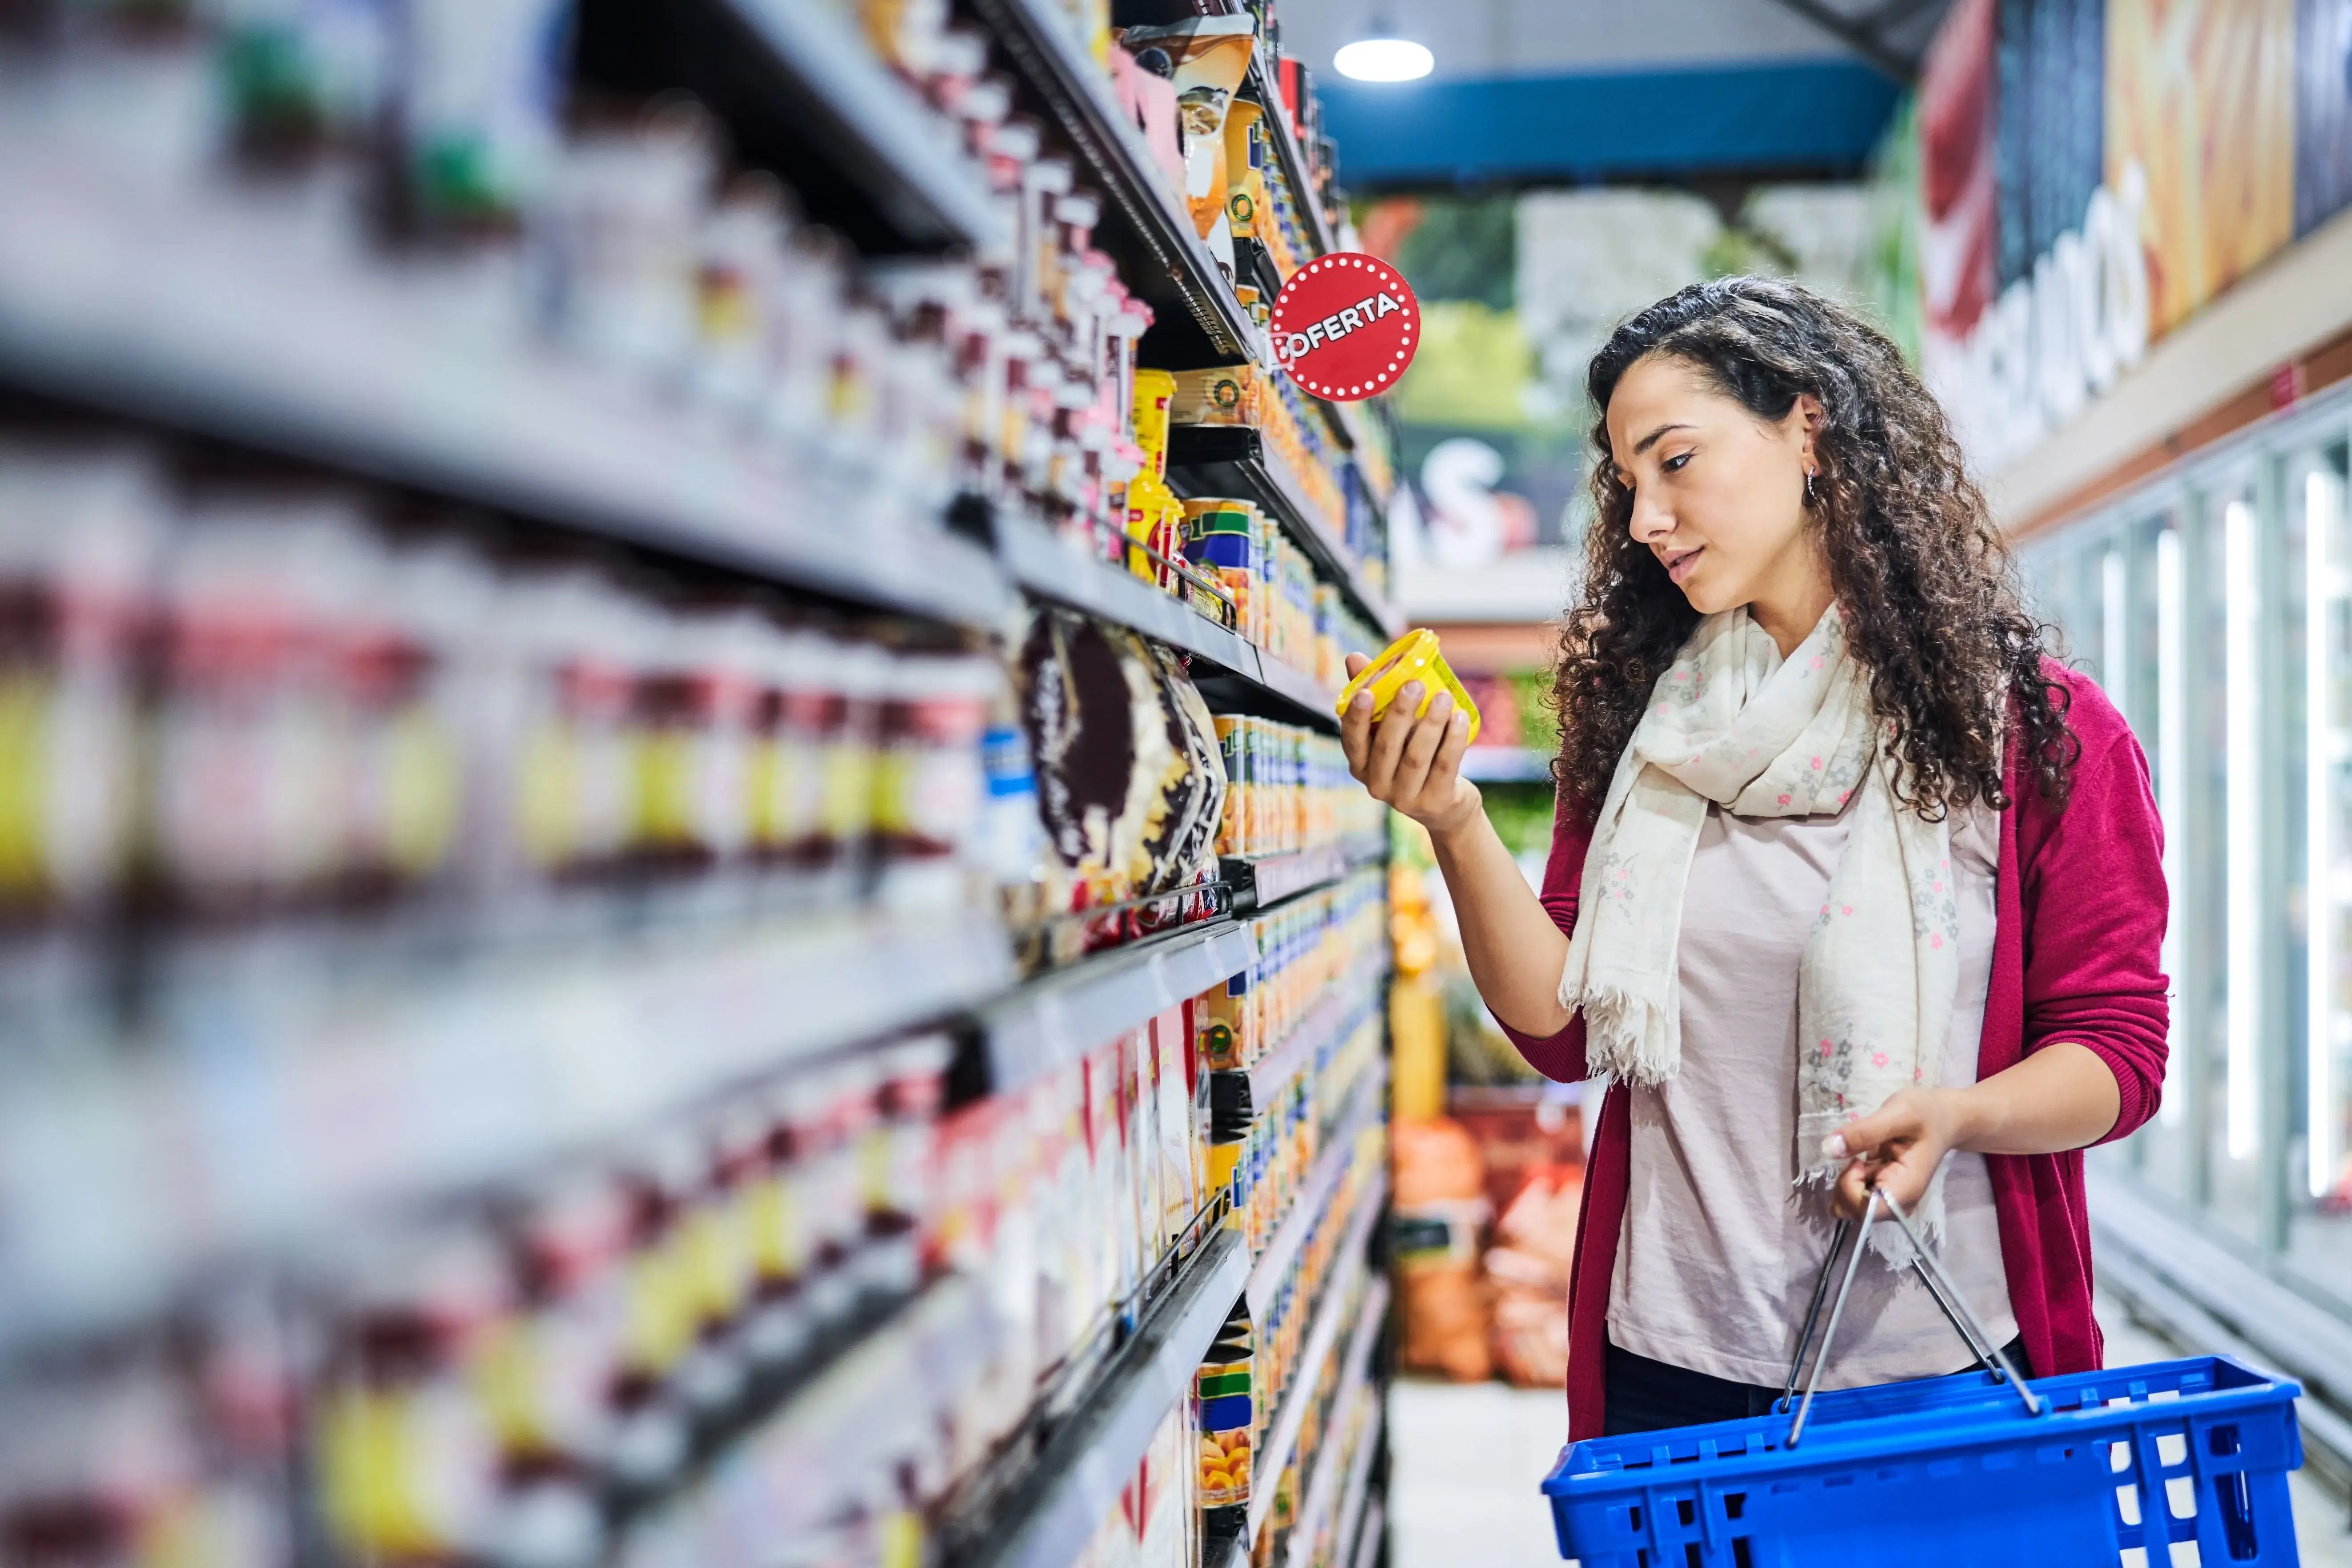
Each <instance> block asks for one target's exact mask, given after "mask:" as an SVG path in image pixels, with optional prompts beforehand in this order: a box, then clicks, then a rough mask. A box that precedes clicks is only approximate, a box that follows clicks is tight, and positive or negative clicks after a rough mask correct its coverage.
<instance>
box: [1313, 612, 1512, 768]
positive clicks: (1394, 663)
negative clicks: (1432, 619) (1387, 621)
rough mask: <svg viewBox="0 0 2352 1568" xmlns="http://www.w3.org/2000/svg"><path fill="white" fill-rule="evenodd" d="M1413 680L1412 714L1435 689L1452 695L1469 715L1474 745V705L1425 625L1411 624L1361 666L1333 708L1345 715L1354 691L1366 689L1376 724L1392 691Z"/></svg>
mask: <svg viewBox="0 0 2352 1568" xmlns="http://www.w3.org/2000/svg"><path fill="white" fill-rule="evenodd" d="M1416 680H1418V681H1420V682H1421V684H1422V693H1421V706H1420V707H1419V708H1418V709H1417V710H1414V713H1413V717H1414V718H1416V719H1418V718H1420V717H1421V716H1422V715H1423V714H1424V713H1426V712H1428V711H1429V705H1430V704H1431V703H1432V702H1433V701H1435V700H1437V694H1438V692H1440V691H1441V690H1442V691H1444V692H1447V693H1449V694H1450V695H1451V696H1452V697H1453V699H1454V706H1455V707H1456V708H1459V709H1460V710H1462V711H1463V712H1465V713H1467V714H1468V715H1470V738H1469V742H1468V743H1469V744H1472V745H1475V744H1476V743H1477V741H1478V705H1477V704H1476V703H1475V702H1473V701H1471V700H1470V694H1469V693H1468V692H1467V691H1465V690H1463V689H1462V683H1461V682H1460V681H1459V680H1456V679H1454V671H1453V670H1452V669H1450V668H1447V666H1446V663H1445V655H1444V652H1442V651H1441V650H1440V649H1439V647H1438V646H1437V634H1436V633H1435V632H1433V631H1431V630H1430V629H1429V628H1428V627H1427V626H1415V627H1414V628H1413V629H1412V630H1411V631H1409V632H1407V633H1405V634H1404V636H1402V637H1399V638H1397V640H1396V641H1394V642H1392V643H1391V644H1389V646H1388V647H1386V648H1384V649H1382V650H1381V656H1380V657H1379V658H1376V659H1374V660H1372V662H1371V663H1370V664H1368V665H1366V666H1364V668H1363V669H1362V670H1361V671H1360V673H1358V674H1357V676H1356V677H1355V679H1352V680H1350V681H1349V682H1348V684H1347V685H1346V686H1345V687H1344V688H1342V689H1340V692H1339V705H1338V708H1337V711H1338V712H1339V714H1340V715H1341V716H1342V717H1345V716H1346V714H1347V711H1348V704H1349V703H1350V702H1353V701H1354V700H1356V693H1357V692H1359V691H1365V690H1369V691H1370V692H1371V694H1372V720H1373V721H1374V722H1375V723H1377V722H1379V721H1380V720H1381V718H1382V717H1383V716H1385V715H1386V714H1387V712H1388V710H1389V704H1390V703H1391V701H1393V700H1395V699H1396V694H1397V693H1398V692H1399V691H1402V689H1404V688H1406V687H1407V686H1410V685H1411V684H1412V682H1414V681H1416Z"/></svg>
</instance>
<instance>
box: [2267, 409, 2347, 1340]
mask: <svg viewBox="0 0 2352 1568" xmlns="http://www.w3.org/2000/svg"><path fill="white" fill-rule="evenodd" d="M2285 500H2286V503H2287V505H2288V507H2289V509H2290V513H2291V516H2293V517H2294V519H2295V521H2299V523H2300V525H2301V526H2300V527H2299V528H2295V529H2294V530H2292V531H2291V535H2290V537H2291V542H2294V543H2299V544H2300V545H2301V548H2302V559H2301V561H2300V562H2299V563H2297V564H2298V565H2299V566H2300V568H2301V570H2300V571H2299V572H2298V573H2297V574H2296V575H2297V576H2298V577H2299V578H2300V580H2301V583H2302V587H2303V595H2304V616H2303V622H2304V638H2303V650H2302V651H2303V659H2304V668H2303V671H2302V674H2303V682H2302V685H2303V701H2304V713H2303V726H2302V728H2303V735H2304V778H2303V781H2302V782H2303V785H2304V789H2303V795H2304V799H2303V808H2304V809H2303V822H2302V825H2301V826H2302V828H2303V833H2302V837H2303V856H2302V859H2303V867H2302V870H2303V878H2304V881H2305V918H2306V921H2307V926H2306V941H2307V943H2308V945H2307V947H2306V950H2305V952H2306V954H2307V961H2306V964H2305V996H2304V997H2303V1003H2304V1008H2303V1011H2304V1028H2303V1029H2302V1030H2301V1031H2300V1033H2301V1034H2302V1036H2303V1047H2304V1048H2303V1060H2302V1063H2301V1067H2302V1072H2301V1075H2300V1077H2301V1079H2302V1081H2301V1082H2300V1083H2299V1084H2297V1085H2296V1086H2295V1088H2296V1089H2298V1090H2299V1093H2298V1094H2297V1095H2296V1096H2295V1098H2296V1099H2297V1100H2299V1101H2300V1105H2299V1109H2300V1110H2301V1112H2302V1114H2301V1117H2300V1120H2301V1121H2302V1126H2301V1127H2300V1128H2299V1129H2298V1130H2297V1131H2300V1133H2301V1134H2302V1136H2301V1138H2300V1139H2299V1140H2298V1141H2297V1142H2299V1143H2300V1145H2301V1147H2300V1150H2299V1152H2300V1154H2301V1158H2300V1160H2298V1161H2297V1162H2296V1163H2297V1165H2298V1166H2299V1168H2298V1169H2296V1170H2295V1171H2294V1172H2292V1173H2291V1180H2292V1183H2293V1189H2294V1195H2295V1197H2296V1198H2297V1199H2298V1200H2300V1201H2298V1202H2297V1203H2296V1205H2295V1206H2296V1209H2297V1211H2298V1212H2297V1213H2296V1215H2295V1217H2294V1221H2293V1223H2292V1226H2291V1228H2290V1233H2289V1242H2288V1246H2289V1252H2290V1256H2291V1258H2292V1260H2293V1262H2294V1265H2295V1266H2296V1268H2298V1269H2300V1270H2301V1271H2303V1272H2304V1273H2305V1274H2308V1275H2310V1276H2311V1277H2312V1278H2314V1279H2315V1280H2316V1282H2318V1283H2319V1284H2321V1285H2323V1286H2325V1287H2326V1288H2327V1289H2330V1290H2332V1291H2334V1292H2336V1293H2337V1294H2340V1295H2341V1296H2343V1297H2344V1298H2345V1299H2346V1300H2347V1301H2352V527H2347V509H2346V487H2345V448H2344V447H2342V446H2341V445H2338V446H2336V447H2334V448H2333V449H2332V450H2331V451H2328V452H2326V453H2322V454H2315V455H2314V456H2312V457H2311V458H2307V459H2305V460H2304V461H2302V462H2299V463H2294V464H2291V465H2290V466H2289V468H2288V473H2287V494H2286V497H2285ZM2296 536H2299V537H2296ZM2279 1153H2280V1155H2281V1156H2282V1157H2287V1156H2288V1155H2289V1153H2290V1152H2289V1151H2285V1150H2282V1151H2280V1152H2279Z"/></svg>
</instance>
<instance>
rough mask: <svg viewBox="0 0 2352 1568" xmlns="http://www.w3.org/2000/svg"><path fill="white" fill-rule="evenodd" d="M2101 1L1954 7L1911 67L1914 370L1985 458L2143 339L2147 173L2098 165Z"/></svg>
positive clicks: (2136, 350) (2000, 459)
mask: <svg viewBox="0 0 2352 1568" xmlns="http://www.w3.org/2000/svg"><path fill="white" fill-rule="evenodd" d="M2117 3H2118V4H2130V3H2134V0H2117ZM2103 10H2105V7H2104V6H2102V5H2101V4H2100V0H1960V3H1959V4H1958V5H1955V6H1954V7H1953V8H1952V11H1951V13H1950V14H1949V15H1948V16H1947V18H1946V20H1945V23H1944V26H1943V28H1942V29H1941V31H1940V32H1939V33H1938V34H1937V39H1936V44H1935V47H1933V48H1932V49H1931V50H1930V52H1929V55H1928V58H1927V66H1926V68H1925V70H1924V71H1923V72H1922V75H1921V79H1920V88H1919V112H1918V115H1917V117H1916V121H1915V123H1916V134H1917V136H1918V137H1919V141H1920V148H1919V154H1918V160H1917V162H1918V167H1919V191H1920V200H1921V203H1922V206H1923V209H1924V210H1923V224H1922V236H1921V242H1920V253H1921V255H1920V268H1919V270H1920V287H1921V289H1922V290H1923V292H1924V295H1925V300H1924V309H1923V312H1922V313H1923V317H1924V322H1923V331H1922V341H1921V345H1920V362H1921V368H1922V369H1923V371H1924V372H1925V374H1927V380H1928V384H1930V385H1931V386H1933V387H1934V388H1935V389H1936V391H1937V395H1940V396H1941V397H1942V398H1943V400H1944V404H1945V406H1946V407H1947V408H1948V409H1949V410H1950V411H1951V413H1952V416H1953V418H1954V420H1955V422H1956V423H1957V424H1958V426H1959V431H1960V438H1961V440H1962V442H1963V443H1964V444H1965V445H1966V446H1967V447H1968V448H1969V452H1970V454H1971V455H1972V456H1973V457H1974V458H1976V459H1977V460H1978V461H1979V463H1981V464H1983V465H1985V466H1986V467H1988V468H2000V467H2002V466H2003V465H2005V464H2006V463H2008V462H2009V461H2010V460H2011V459H2012V458H2016V457H2018V456H2019V455H2021V454H2022V453H2023V452H2025V451H2027V450H2029V449H2030V448H2031V447H2032V446H2033V445H2034V444H2035V443H2036V442H2038V441H2039V440H2041V439H2042V437H2043V436H2044V435H2046V434H2047V433H2048V432H2049V431H2050V430H2051V429H2052V428H2053V427H2054V426H2057V425H2059V424H2062V423H2063V422H2064V421H2066V420H2067V419H2070V418H2072V417H2073V416H2074V415H2075V414H2076V413H2078V412H2080V410H2081V409H2082V408H2083V406H2084V404H2085V403H2087V402H2088V401H2089V400H2090V399H2091V398H2093V397H2095V396H2097V395H2100V394H2102V393H2104V392H2105V391H2106V390H2107V389H2108V388H2109V387H2110V386H2112V385H2113V384H2115V380H2116V376H2117V375H2119V374H2121V373H2122V372H2123V371H2125V370H2126V369H2128V368H2129V367H2130V366H2131V365H2133V364H2136V363H2138V361H2139V358H2140V356H2141V354H2142V353H2145V352H2146V350H2147V342H2148V325H2147V322H2148V300H2149V292H2150V283H2149V277H2148V264H2147V257H2146V255H2145V252H2144V248H2143V246H2142V245H2141V243H2140V230H2141V212H2142V207H2143V205H2144V198H2145V192H2146V184H2145V179H2144V177H2143V175H2142V174H2140V172H2139V171H2138V169H2137V165H2131V166H2126V167H2125V168H2123V169H2121V170H2119V171H2117V170H2113V169H2112V167H2111V161H2109V160H2105V159H2103V123H2102V103H2103V99H2104V96H2105V95H2104V94H2103V92H2102V83H2101V77H2102V73H2103V67H2104V63H2105V57H2106V54H2107V48H2106V36H2107V27H2106V24H2105V19H2104V18H2103V16H2102V15H2101V13H2102V12H2103ZM1902 129H1903V128H1902V127H1900V126H1898V132H1899V131H1900V130H1902ZM1895 162H1899V161H1895Z"/></svg>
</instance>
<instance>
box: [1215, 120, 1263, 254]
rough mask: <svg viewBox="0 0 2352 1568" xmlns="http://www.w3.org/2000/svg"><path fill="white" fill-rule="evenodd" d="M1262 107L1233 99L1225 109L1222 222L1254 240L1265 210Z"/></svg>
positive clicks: (1235, 232)
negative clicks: (1223, 219)
mask: <svg viewBox="0 0 2352 1568" xmlns="http://www.w3.org/2000/svg"><path fill="white" fill-rule="evenodd" d="M1264 117H1265V105H1264V104H1259V103H1252V102H1250V101H1249V100H1247V99H1235V100H1234V101H1233V103H1232V104H1230V105H1229V106H1227V108H1226V110H1225V223H1226V226H1228V227H1229V228H1230V229H1231V230H1232V232H1233V237H1234V238H1235V239H1237V240H1240V239H1246V240H1257V239H1258V238H1259V227H1260V225H1261V224H1264V223H1266V222H1268V221H1270V220H1271V217H1272V215H1271V214H1270V213H1268V212H1267V210H1266V195H1265V131H1264V128H1263V127H1262V126H1261V125H1260V123H1259V121H1261V120H1263V119H1264Z"/></svg>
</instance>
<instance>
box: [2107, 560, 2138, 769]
mask: <svg viewBox="0 0 2352 1568" xmlns="http://www.w3.org/2000/svg"><path fill="white" fill-rule="evenodd" d="M2125 589H2126V584H2125V582H2124V552H2123V550H2122V548H2121V547H2120V546H2118V545H2114V544H2110V545H2108V546H2107V552H2106V553H2105V555H2102V556H2100V557H2099V684H2100V685H2101V686H2102V687H2104V688H2105V689H2106V693H2107V700H2108V701H2110V702H2113V703H2114V704H2115V705H2116V710H2117V711H2118V712H2120V713H2122V714H2123V716H2124V722H2125V723H2126V724H2128V723H2130V722H2131V721H2132V719H2133V717H2134V715H2133V713H2132V710H2131V703H2130V702H2129V701H2128V700H2127V699H2128V698H2129V697H2130V695H2131V691H2130V687H2131V679H2130V677H2129V675H2128V674H2127V673H2126V672H2127V671H2128V670H2129V669H2130V668H2131V666H2130V665H2129V664H2128V663H2127V662H2126V661H2127V659H2128V658H2129V657H2130V656H2129V654H2128V652H2127V651H2126V650H2127V649H2128V648H2129V647H2130V646H2131V645H2130V641H2129V636H2128V633H2129V626H2130V622H2129V619H2128V617H2129V616H2130V615H2131V601H2130V600H2129V599H2128V598H2127V597H2126V592H2125Z"/></svg>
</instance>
